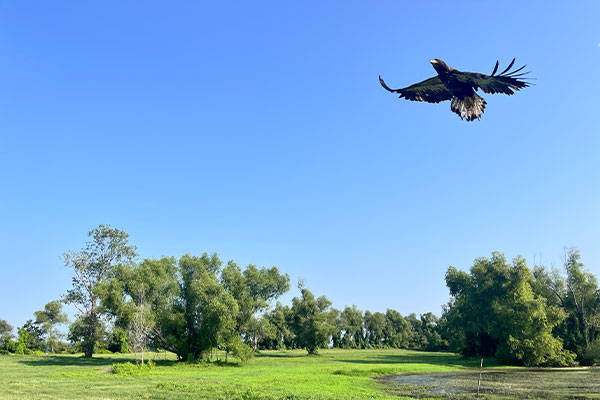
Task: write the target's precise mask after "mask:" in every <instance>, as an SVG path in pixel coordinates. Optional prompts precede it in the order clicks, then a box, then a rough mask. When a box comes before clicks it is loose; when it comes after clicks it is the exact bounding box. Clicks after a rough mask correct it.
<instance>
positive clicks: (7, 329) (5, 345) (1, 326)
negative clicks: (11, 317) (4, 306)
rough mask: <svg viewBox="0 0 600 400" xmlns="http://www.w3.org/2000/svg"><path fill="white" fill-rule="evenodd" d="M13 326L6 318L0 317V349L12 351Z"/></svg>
mask: <svg viewBox="0 0 600 400" xmlns="http://www.w3.org/2000/svg"><path fill="white" fill-rule="evenodd" d="M13 329H14V328H13V326H12V325H11V324H9V323H8V322H7V321H6V320H3V319H0V350H5V351H12V350H13V346H12V343H13V342H12V339H13V338H14V337H15V335H14V334H13Z"/></svg>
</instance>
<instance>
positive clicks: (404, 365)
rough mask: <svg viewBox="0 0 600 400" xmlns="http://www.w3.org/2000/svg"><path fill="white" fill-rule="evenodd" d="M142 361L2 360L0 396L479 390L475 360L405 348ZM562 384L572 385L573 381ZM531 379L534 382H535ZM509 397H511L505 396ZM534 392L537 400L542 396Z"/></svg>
mask: <svg viewBox="0 0 600 400" xmlns="http://www.w3.org/2000/svg"><path fill="white" fill-rule="evenodd" d="M147 358H149V359H152V360H154V362H155V364H156V366H155V368H154V369H152V370H151V371H149V372H147V373H143V374H140V375H134V376H124V375H118V374H114V373H113V370H112V365H113V363H122V362H126V361H134V356H133V355H132V354H121V355H118V354H115V355H113V354H111V355H105V354H102V355H95V356H94V357H93V358H92V359H85V358H82V357H80V356H72V355H56V356H0V382H1V387H0V399H223V400H225V399H233V400H235V399H240V400H255V399H256V400H259V399H340V400H341V399H398V398H406V397H412V398H414V397H417V398H439V397H450V398H465V397H474V395H473V394H469V395H467V394H465V393H463V394H461V395H456V394H453V393H455V392H447V391H445V390H436V391H435V392H434V393H431V392H430V391H428V390H427V388H428V385H427V383H421V384H418V385H405V384H401V383H400V384H399V383H397V382H393V381H391V380H390V379H389V378H388V377H389V376H390V375H396V374H398V375H405V374H434V373H438V374H439V376H444V377H448V376H458V377H462V378H461V379H462V380H459V382H458V383H456V382H454V383H453V384H454V385H456V384H457V385H459V386H460V385H463V386H469V391H472V389H474V388H476V384H477V378H476V376H477V371H478V368H477V367H478V361H477V360H464V359H461V358H460V357H458V356H456V355H454V354H450V353H424V352H414V351H406V350H321V351H320V355H319V356H307V355H306V352H305V351H264V352H261V353H260V354H258V355H257V356H255V357H254V358H253V359H252V360H251V361H249V362H248V363H245V364H237V363H234V362H231V360H230V362H229V363H225V362H222V361H219V362H213V363H210V364H186V363H178V362H176V361H175V360H174V359H173V357H172V356H171V355H165V354H150V355H149V356H148V357H147ZM484 371H486V373H485V374H484V384H482V388H485V387H488V388H489V385H488V386H486V383H485V376H486V374H492V373H494V374H496V375H498V374H506V373H508V372H515V374H516V375H518V376H521V377H524V381H523V379H521V382H520V383H519V384H517V386H518V385H521V386H522V387H523V388H524V390H527V388H528V387H530V386H531V383H530V382H528V380H529V379H528V378H527V377H526V375H524V374H527V373H530V371H528V370H525V369H521V368H508V367H496V368H490V369H489V370H484ZM537 371H538V372H539V371H542V370H537ZM544 371H546V372H547V377H548V381H549V382H550V381H551V382H554V384H555V385H556V384H557V382H560V381H561V379H560V374H564V373H565V371H555V370H544ZM569 371H570V372H573V370H569ZM567 372H568V371H567ZM575 372H576V373H577V374H579V375H578V376H580V377H581V382H583V383H582V385H583V386H585V385H586V384H585V382H588V381H589V384H588V386H589V387H587V388H583V387H579V389H577V392H576V393H575V392H574V393H573V396H575V397H572V398H577V396H578V394H577V393H580V394H581V397H579V398H590V397H594V396H595V395H596V394H595V393H598V392H599V391H600V388H598V385H599V384H600V374H599V373H597V371H596V370H593V369H580V370H576V371H575ZM582 374H583V375H582ZM586 374H587V375H586ZM588 375H589V376H588ZM489 376H490V377H491V376H493V375H489ZM374 378H377V379H374ZM507 379H508V380H510V379H512V378H510V379H509V378H508V375H503V380H502V388H504V389H506V388H511V387H512V388H513V390H514V388H515V387H516V386H515V385H513V386H511V385H510V384H509V383H507ZM566 379H569V381H571V382H572V377H568V378H566ZM495 380H497V379H496V378H495ZM531 380H539V377H535V378H534V377H532V379H531ZM594 382H596V383H594ZM594 385H596V387H594ZM567 386H568V385H566V384H565V387H567ZM519 387H520V386H519ZM596 389H598V391H596ZM557 390H558V389H557ZM482 393H483V395H482V396H481V398H510V393H513V392H507V391H506V390H504V392H503V391H496V392H494V391H491V390H488V392H487V394H485V393H486V392H485V391H482ZM494 393H495V394H494ZM507 393H508V395H509V397H502V395H503V394H504V395H507ZM523 393H526V392H522V393H521V394H523ZM532 393H533V394H532V397H533V398H535V397H536V396H537V395H539V393H542V392H532ZM536 393H537V395H536ZM557 393H558V392H557ZM561 393H563V394H565V395H569V396H570V394H571V393H570V392H569V393H567V392H561ZM457 396H458V397H457ZM563 398H566V397H563ZM598 398H600V395H599V397H598Z"/></svg>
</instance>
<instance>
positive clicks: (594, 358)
mask: <svg viewBox="0 0 600 400" xmlns="http://www.w3.org/2000/svg"><path fill="white" fill-rule="evenodd" d="M581 364H583V365H599V364H600V338H598V339H596V340H595V341H594V342H592V343H591V344H590V345H589V346H588V347H587V348H586V349H585V352H584V353H583V357H582V358H581Z"/></svg>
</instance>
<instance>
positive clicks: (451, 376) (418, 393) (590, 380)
mask: <svg viewBox="0 0 600 400" xmlns="http://www.w3.org/2000/svg"><path fill="white" fill-rule="evenodd" d="M478 378H479V373H478V372H464V373H463V372H460V373H443V374H419V375H415V374H412V375H388V376H384V377H381V378H377V379H378V380H380V381H382V382H383V383H384V384H385V389H384V390H385V392H387V393H388V394H392V395H396V396H406V397H413V398H424V397H427V398H432V397H434V398H456V399H458V398H461V399H465V398H475V397H476V395H477V380H478ZM479 398H482V399H515V398H519V399H600V369H597V368H595V369H570V370H560V369H519V370H492V371H484V373H483V375H482V378H481V389H480V397H479Z"/></svg>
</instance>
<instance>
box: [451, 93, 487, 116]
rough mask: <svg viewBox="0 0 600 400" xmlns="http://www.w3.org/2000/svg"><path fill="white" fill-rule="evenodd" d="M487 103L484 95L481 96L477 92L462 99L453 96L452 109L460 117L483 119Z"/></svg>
mask: <svg viewBox="0 0 600 400" xmlns="http://www.w3.org/2000/svg"><path fill="white" fill-rule="evenodd" d="M486 104H487V103H486V102H485V100H484V99H483V97H481V96H479V95H478V94H477V93H473V95H472V96H469V97H464V98H462V99H459V98H458V97H453V98H452V103H451V104H450V109H451V110H452V111H453V112H455V113H457V114H458V116H459V117H460V119H466V120H467V121H473V120H475V119H481V116H482V115H483V111H484V110H485V105H486Z"/></svg>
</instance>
